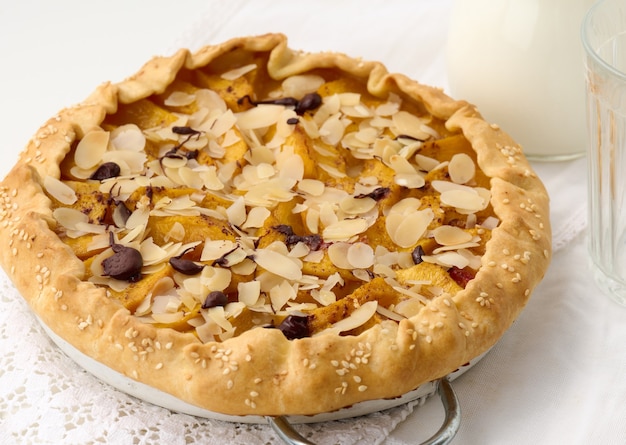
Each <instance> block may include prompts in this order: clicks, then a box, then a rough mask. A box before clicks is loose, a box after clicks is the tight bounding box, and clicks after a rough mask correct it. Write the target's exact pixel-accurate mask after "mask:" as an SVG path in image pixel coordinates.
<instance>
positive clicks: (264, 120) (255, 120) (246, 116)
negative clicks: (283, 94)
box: [235, 105, 285, 130]
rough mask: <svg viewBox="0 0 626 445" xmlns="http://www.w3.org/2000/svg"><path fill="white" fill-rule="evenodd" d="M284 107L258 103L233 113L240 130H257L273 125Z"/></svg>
mask: <svg viewBox="0 0 626 445" xmlns="http://www.w3.org/2000/svg"><path fill="white" fill-rule="evenodd" d="M284 109H285V108H284V107H283V106H282V105H258V106H256V107H254V108H250V109H249V110H246V111H242V112H241V113H237V114H235V116H236V117H237V127H239V129H240V130H257V129H260V128H267V127H269V126H271V125H274V124H275V123H276V122H277V121H278V118H279V117H280V115H281V114H282V112H283V110H284Z"/></svg>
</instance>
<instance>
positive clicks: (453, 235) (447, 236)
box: [433, 225, 472, 246]
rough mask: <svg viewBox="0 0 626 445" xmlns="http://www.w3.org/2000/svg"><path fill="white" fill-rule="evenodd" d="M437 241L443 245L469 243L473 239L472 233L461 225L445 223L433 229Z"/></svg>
mask: <svg viewBox="0 0 626 445" xmlns="http://www.w3.org/2000/svg"><path fill="white" fill-rule="evenodd" d="M433 235H434V237H435V241H437V243H438V244H440V245H442V246H452V245H455V244H462V243H467V242H469V241H471V240H472V234H471V233H469V232H466V231H465V230H463V229H461V228H460V227H455V226H449V225H443V226H439V227H437V228H435V229H434V230H433Z"/></svg>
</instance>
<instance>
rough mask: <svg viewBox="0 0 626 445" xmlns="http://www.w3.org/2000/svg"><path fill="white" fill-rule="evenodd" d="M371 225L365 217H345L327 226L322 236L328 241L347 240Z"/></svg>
mask: <svg viewBox="0 0 626 445" xmlns="http://www.w3.org/2000/svg"><path fill="white" fill-rule="evenodd" d="M368 227H369V224H368V223H367V221H366V220H365V219H363V218H354V219H344V220H340V221H337V222H336V223H333V224H331V225H329V226H327V227H326V228H325V229H324V231H323V232H322V237H323V238H324V239H325V240H327V241H347V240H349V239H350V238H352V237H353V236H355V235H358V234H360V233H363V232H365V231H366V230H367V229H368Z"/></svg>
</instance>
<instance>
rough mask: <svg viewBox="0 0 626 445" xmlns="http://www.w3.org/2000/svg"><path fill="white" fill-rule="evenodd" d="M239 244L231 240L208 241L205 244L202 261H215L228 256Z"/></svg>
mask: <svg viewBox="0 0 626 445" xmlns="http://www.w3.org/2000/svg"><path fill="white" fill-rule="evenodd" d="M236 247H237V244H236V243H234V242H232V241H230V240H212V239H207V240H205V242H204V248H203V249H202V255H201V256H200V261H213V260H216V259H218V258H221V257H222V256H224V255H226V254H227V253H228V252H230V251H231V250H233V249H235V248H236Z"/></svg>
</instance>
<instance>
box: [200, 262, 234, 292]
mask: <svg viewBox="0 0 626 445" xmlns="http://www.w3.org/2000/svg"><path fill="white" fill-rule="evenodd" d="M231 277H232V274H231V272H230V270H229V269H224V268H223V267H212V266H205V267H204V268H203V269H202V273H201V274H200V282H201V283H202V285H203V286H204V287H205V288H206V289H208V290H209V291H214V290H220V291H221V290H224V289H226V288H227V287H228V285H229V284H230V281H231Z"/></svg>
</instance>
